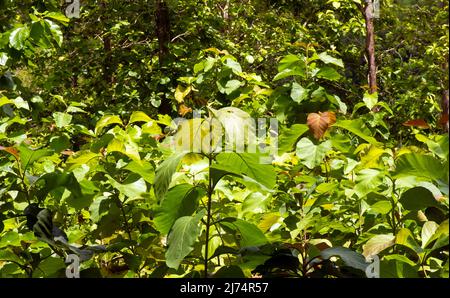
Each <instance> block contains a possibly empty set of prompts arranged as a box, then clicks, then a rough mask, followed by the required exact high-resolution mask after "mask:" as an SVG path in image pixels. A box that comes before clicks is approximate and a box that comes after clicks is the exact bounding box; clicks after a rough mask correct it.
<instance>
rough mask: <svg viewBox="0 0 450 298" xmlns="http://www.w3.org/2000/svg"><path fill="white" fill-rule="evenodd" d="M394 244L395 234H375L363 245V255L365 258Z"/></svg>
mask: <svg viewBox="0 0 450 298" xmlns="http://www.w3.org/2000/svg"><path fill="white" fill-rule="evenodd" d="M394 244H395V236H394V235H392V234H385V235H376V236H374V237H372V238H370V239H369V241H367V242H366V244H364V245H363V255H364V256H365V257H366V258H367V257H369V256H374V255H376V254H378V253H379V252H380V251H382V250H384V249H386V248H388V247H391V246H393V245H394Z"/></svg>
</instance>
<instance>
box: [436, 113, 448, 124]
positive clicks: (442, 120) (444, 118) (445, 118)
mask: <svg viewBox="0 0 450 298" xmlns="http://www.w3.org/2000/svg"><path fill="white" fill-rule="evenodd" d="M438 123H439V125H440V126H445V125H447V123H448V114H447V113H445V114H442V115H441V118H439V122H438Z"/></svg>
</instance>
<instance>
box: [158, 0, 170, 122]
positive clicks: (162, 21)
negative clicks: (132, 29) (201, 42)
mask: <svg viewBox="0 0 450 298" xmlns="http://www.w3.org/2000/svg"><path fill="white" fill-rule="evenodd" d="M155 22H156V36H157V38H158V45H159V50H158V57H159V67H160V70H161V72H162V73H164V66H165V65H166V63H167V58H168V55H169V42H170V18H169V8H168V7H167V4H166V2H165V1H164V0H155ZM163 94H165V92H163ZM158 111H159V113H161V114H170V112H171V111H172V105H171V102H170V100H168V99H167V98H166V97H165V95H162V96H161V105H160V106H159V108H158Z"/></svg>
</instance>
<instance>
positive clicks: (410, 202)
mask: <svg viewBox="0 0 450 298" xmlns="http://www.w3.org/2000/svg"><path fill="white" fill-rule="evenodd" d="M399 202H400V203H401V204H402V206H403V208H405V209H407V210H422V209H425V208H427V207H438V206H439V203H438V202H437V201H436V199H435V198H434V196H433V193H432V192H431V191H429V190H428V189H427V188H425V187H421V186H418V187H414V188H411V189H408V190H407V191H405V192H404V193H403V194H402V196H401V198H400V201H399Z"/></svg>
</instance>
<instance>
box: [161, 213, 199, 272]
mask: <svg viewBox="0 0 450 298" xmlns="http://www.w3.org/2000/svg"><path fill="white" fill-rule="evenodd" d="M205 213H206V211H205V210H204V209H202V211H200V212H199V213H197V214H196V215H194V216H183V217H180V218H178V219H177V220H176V221H175V223H174V225H173V227H172V229H171V230H170V234H169V236H168V238H167V245H168V246H169V248H168V249H167V251H166V264H167V267H169V268H173V269H178V267H179V266H180V263H181V261H183V259H184V258H185V257H186V256H187V255H188V254H189V253H191V251H193V250H194V243H195V241H196V240H197V238H198V236H199V234H200V231H201V226H200V224H199V223H200V220H201V219H202V217H203V216H205Z"/></svg>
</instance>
